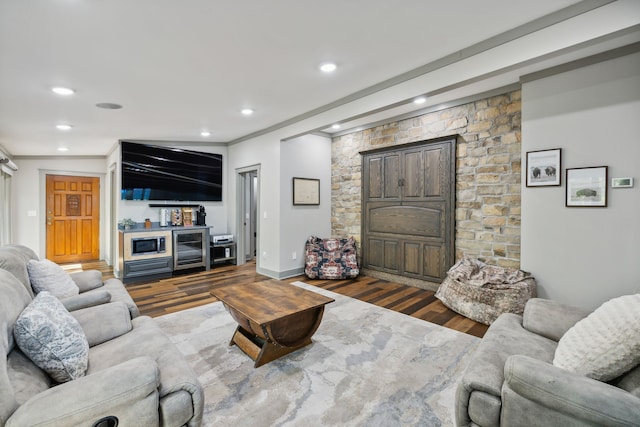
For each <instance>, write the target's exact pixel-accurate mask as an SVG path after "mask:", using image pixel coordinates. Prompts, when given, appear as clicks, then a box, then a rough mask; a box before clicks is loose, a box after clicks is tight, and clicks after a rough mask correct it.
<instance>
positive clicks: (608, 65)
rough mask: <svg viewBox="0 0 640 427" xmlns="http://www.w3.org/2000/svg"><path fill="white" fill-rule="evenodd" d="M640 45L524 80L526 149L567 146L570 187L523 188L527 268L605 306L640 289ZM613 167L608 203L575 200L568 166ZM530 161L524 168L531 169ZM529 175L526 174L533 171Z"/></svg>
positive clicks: (570, 295)
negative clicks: (568, 196) (576, 203)
mask: <svg viewBox="0 0 640 427" xmlns="http://www.w3.org/2000/svg"><path fill="white" fill-rule="evenodd" d="M638 135H640V54H637V53H636V54H633V55H628V56H625V57H621V58H617V59H613V60H609V61H606V62H602V63H598V64H595V65H589V66H586V67H583V68H580V69H577V70H573V71H569V72H564V73H561V74H557V75H553V76H550V77H546V78H541V79H539V80H534V81H531V82H528V83H524V84H523V87H522V158H523V166H524V159H525V158H526V157H525V156H526V152H527V151H533V150H544V149H549V148H558V147H559V148H562V168H563V174H562V186H561V187H534V188H527V187H525V186H524V185H523V189H522V259H521V261H522V263H521V264H522V268H523V269H524V270H527V271H531V272H532V273H533V275H534V276H535V277H536V279H537V283H538V291H539V295H540V296H542V297H545V298H551V299H555V300H559V301H561V302H565V303H569V304H573V305H578V306H583V307H585V308H591V309H592V308H595V307H597V306H599V305H600V304H601V303H602V302H604V301H606V300H608V299H611V298H613V297H616V296H619V295H623V294H627V293H634V292H640V262H639V261H638V255H639V253H640V251H639V250H638V247H639V246H638V244H639V239H640V140H639V139H638ZM585 166H608V167H609V178H611V177H634V178H635V180H636V184H635V187H634V188H630V189H611V187H610V179H609V189H608V191H609V194H608V207H606V208H568V207H565V191H566V174H565V173H564V170H565V169H566V168H576V167H585ZM524 169H525V168H524V167H523V170H524ZM523 182H525V179H524V177H523Z"/></svg>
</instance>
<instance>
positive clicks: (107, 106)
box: [96, 102, 122, 110]
mask: <svg viewBox="0 0 640 427" xmlns="http://www.w3.org/2000/svg"><path fill="white" fill-rule="evenodd" d="M96 107H98V108H104V109H105V110H119V109H121V108H122V105H120V104H115V103H113V102H99V103H97V104H96Z"/></svg>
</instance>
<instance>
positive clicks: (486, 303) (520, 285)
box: [435, 258, 537, 325]
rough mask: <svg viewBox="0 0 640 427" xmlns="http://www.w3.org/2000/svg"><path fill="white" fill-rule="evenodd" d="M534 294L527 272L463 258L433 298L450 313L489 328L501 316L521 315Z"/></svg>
mask: <svg viewBox="0 0 640 427" xmlns="http://www.w3.org/2000/svg"><path fill="white" fill-rule="evenodd" d="M536 294H537V293H536V281H535V279H534V278H533V277H532V276H531V274H529V273H527V272H526V271H522V270H518V269H509V268H504V267H498V266H495V265H487V264H485V263H483V262H481V261H479V260H477V259H471V258H463V259H461V260H460V261H458V262H457V263H456V264H455V265H454V266H453V267H451V268H450V269H449V271H447V277H446V278H445V279H444V281H443V282H442V284H441V285H440V287H439V288H438V291H437V292H436V295H435V296H436V298H438V299H440V301H442V303H443V304H444V305H446V306H447V307H449V308H450V309H451V310H453V311H455V312H457V313H460V314H462V315H463V316H466V317H468V318H470V319H473V320H475V321H476V322H480V323H484V324H486V325H490V324H491V323H493V321H494V320H496V319H497V318H498V316H500V315H501V314H502V313H515V314H522V313H523V312H524V306H525V304H526V303H527V301H528V300H529V299H530V298H534V297H535V296H536Z"/></svg>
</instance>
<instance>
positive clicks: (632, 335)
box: [553, 294, 640, 381]
mask: <svg viewBox="0 0 640 427" xmlns="http://www.w3.org/2000/svg"><path fill="white" fill-rule="evenodd" d="M638 363H640V294H634V295H625V296H622V297H618V298H614V299H612V300H609V301H607V302H605V303H604V304H602V305H601V306H600V307H598V308H597V309H596V310H595V311H594V312H593V313H591V314H590V315H588V316H587V317H585V318H584V319H582V320H580V321H579V322H578V323H576V324H575V325H574V326H573V327H572V328H571V329H569V330H568V331H567V332H566V333H565V334H564V335H563V336H562V338H560V341H559V342H558V347H557V348H556V354H555V357H554V359H553V364H554V365H555V366H558V367H560V368H563V369H566V370H568V371H571V372H575V373H577V374H580V375H584V376H586V377H589V378H593V379H595V380H599V381H609V380H611V379H613V378H617V377H619V376H620V375H622V374H624V373H625V372H627V371H629V370H630V369H631V368H633V367H634V366H637V365H638Z"/></svg>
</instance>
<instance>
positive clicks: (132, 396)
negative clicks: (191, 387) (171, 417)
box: [6, 357, 160, 427]
mask: <svg viewBox="0 0 640 427" xmlns="http://www.w3.org/2000/svg"><path fill="white" fill-rule="evenodd" d="M159 384H160V373H159V370H158V365H157V364H156V362H155V361H154V360H153V359H151V358H150V357H138V358H135V359H131V360H129V361H127V362H124V363H121V364H119V365H115V366H112V367H110V368H108V369H105V370H104V371H100V372H97V373H95V374H92V375H87V376H85V377H82V378H79V379H77V380H73V381H69V382H66V383H64V384H60V385H58V386H56V387H53V388H50V389H48V390H45V391H44V392H42V393H39V394H37V395H35V396H33V397H32V398H31V399H29V400H28V401H26V402H25V403H24V404H23V405H21V406H20V407H19V408H18V409H17V410H16V411H15V412H14V413H13V415H11V417H10V418H9V419H8V421H7V423H6V427H13V426H32V425H38V426H80V425H83V426H90V425H93V423H95V422H96V421H98V420H99V419H101V418H104V417H106V416H115V417H117V418H118V420H119V424H120V425H124V426H126V425H159V410H158V402H159V397H158V387H159Z"/></svg>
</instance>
